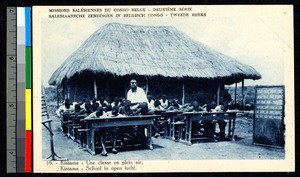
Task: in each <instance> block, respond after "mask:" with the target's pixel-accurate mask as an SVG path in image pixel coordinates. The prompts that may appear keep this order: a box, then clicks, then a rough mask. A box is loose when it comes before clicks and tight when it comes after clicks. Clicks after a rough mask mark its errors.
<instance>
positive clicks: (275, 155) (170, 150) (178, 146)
mask: <svg viewBox="0 0 300 177" xmlns="http://www.w3.org/2000/svg"><path fill="white" fill-rule="evenodd" d="M49 110H50V118H51V119H52V120H53V122H52V130H53V132H54V137H53V138H54V149H55V152H56V153H57V155H59V156H61V157H64V158H67V159H68V160H126V159H132V160H204V159H234V160H243V159H244V160H251V159H255V160H258V159H284V158H285V151H284V149H278V148H270V147H265V146H257V145H253V144H252V136H253V124H252V116H253V114H249V116H247V117H238V118H237V119H236V129H235V135H236V138H235V139H236V141H234V142H232V141H218V142H206V141H200V142H193V144H192V145H191V146H188V145H185V144H182V143H179V142H175V141H172V140H169V139H164V138H162V137H158V138H154V137H152V140H153V147H154V149H153V150H150V149H145V148H143V147H141V146H137V147H128V148H126V149H121V148H119V149H118V151H119V153H118V154H113V153H110V149H108V156H106V157H103V156H101V155H100V153H99V154H97V155H95V156H93V155H91V154H90V153H88V152H87V151H83V150H82V149H79V148H78V146H79V144H78V143H76V142H74V141H73V140H72V139H70V138H67V137H66V136H64V135H63V133H62V132H61V131H60V129H59V127H60V122H59V119H58V118H57V117H56V116H55V115H54V112H53V110H54V105H53V106H50V108H49V109H48V111H49ZM43 119H46V118H45V117H43ZM227 127H228V126H227ZM42 134H43V135H42V149H43V150H42V157H43V159H46V157H48V156H49V155H50V153H51V151H50V143H49V142H50V141H49V140H50V137H49V133H48V131H47V130H46V128H45V127H42Z"/></svg>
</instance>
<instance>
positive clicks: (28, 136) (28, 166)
mask: <svg viewBox="0 0 300 177" xmlns="http://www.w3.org/2000/svg"><path fill="white" fill-rule="evenodd" d="M25 36H26V37H25V46H26V53H25V55H26V92H25V105H26V107H25V110H26V115H25V125H26V127H25V128H26V129H25V130H26V133H25V172H32V126H31V125H32V122H31V120H32V116H31V110H32V109H31V98H32V97H31V93H32V91H31V9H30V7H26V8H25Z"/></svg>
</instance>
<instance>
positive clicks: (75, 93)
mask: <svg viewBox="0 0 300 177" xmlns="http://www.w3.org/2000/svg"><path fill="white" fill-rule="evenodd" d="M74 87H75V88H74V98H73V99H74V101H77V100H76V95H77V80H75V86H74Z"/></svg>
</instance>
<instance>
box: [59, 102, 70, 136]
mask: <svg viewBox="0 0 300 177" xmlns="http://www.w3.org/2000/svg"><path fill="white" fill-rule="evenodd" d="M73 111H74V108H73V106H72V105H71V103H70V99H66V100H65V102H64V105H62V106H60V107H59V108H58V109H57V110H56V115H57V116H58V117H59V118H60V119H61V127H60V128H61V130H62V131H63V133H64V134H65V135H67V132H68V127H67V124H66V123H65V122H66V121H68V120H69V118H68V116H67V115H65V114H66V113H72V112H73Z"/></svg>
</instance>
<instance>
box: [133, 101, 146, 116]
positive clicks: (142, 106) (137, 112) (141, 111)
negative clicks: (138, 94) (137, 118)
mask: <svg viewBox="0 0 300 177" xmlns="http://www.w3.org/2000/svg"><path fill="white" fill-rule="evenodd" d="M148 111H149V109H148V104H147V103H146V102H143V103H139V104H138V107H137V109H136V110H135V111H133V114H134V115H146V114H147V113H148Z"/></svg>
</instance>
